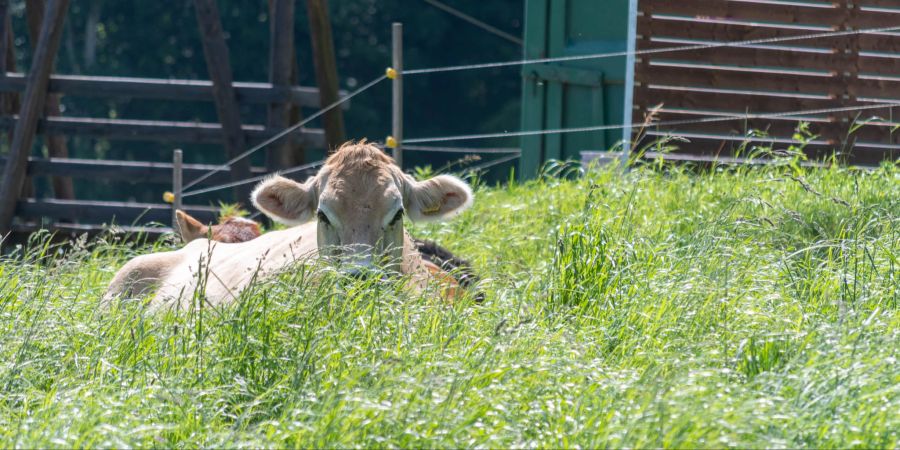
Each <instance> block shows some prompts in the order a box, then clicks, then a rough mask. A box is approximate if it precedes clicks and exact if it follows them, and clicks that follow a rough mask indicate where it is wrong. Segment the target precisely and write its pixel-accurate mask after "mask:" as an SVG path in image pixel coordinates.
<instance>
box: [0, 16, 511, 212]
mask: <svg viewBox="0 0 900 450" xmlns="http://www.w3.org/2000/svg"><path fill="white" fill-rule="evenodd" d="M445 2H446V3H447V4H449V5H450V6H453V7H455V8H457V9H460V10H462V11H465V12H466V13H468V14H470V15H472V16H474V17H477V18H478V19H480V20H482V21H484V22H487V23H489V24H491V25H493V26H496V27H497V28H500V29H502V30H504V31H506V32H508V33H511V34H513V35H516V36H521V34H522V25H523V24H522V17H523V2H522V0H492V1H480V0H446V1H445ZM11 4H12V6H11V12H12V17H13V29H14V33H15V50H16V57H17V67H18V70H19V71H23V70H24V69H26V68H27V67H28V63H29V58H30V43H29V42H28V33H27V31H26V21H25V2H24V1H22V0H19V1H12V2H11ZM218 5H219V8H220V12H221V15H222V21H223V25H224V28H225V30H226V32H227V40H228V45H229V49H230V51H231V62H232V67H233V71H234V78H235V80H236V81H267V78H268V74H267V70H268V54H269V48H268V46H269V38H268V34H269V32H268V30H269V23H268V21H269V17H268V6H267V2H266V1H259V0H257V1H250V0H219V2H218ZM330 9H331V19H332V24H333V25H332V26H333V32H334V40H335V51H336V53H337V62H338V75H339V77H340V80H341V87H342V88H343V89H346V90H352V89H354V88H356V87H359V86H360V85H362V84H364V83H366V82H368V81H370V80H371V79H373V78H375V77H377V76H379V75H381V74H382V73H384V69H385V68H386V67H387V66H388V65H390V60H391V51H390V38H391V36H390V33H391V32H390V27H391V23H392V22H395V21H400V22H403V24H404V34H405V36H404V37H405V50H404V53H405V55H404V58H405V65H406V68H407V69H414V68H423V67H435V66H445V65H456V64H466V63H476V62H486V61H497V60H511V59H518V58H520V57H521V54H522V50H521V47H520V46H519V45H517V44H515V43H512V42H510V41H507V40H504V39H502V38H499V37H496V36H494V35H492V34H489V33H487V32H485V31H483V30H481V29H479V28H476V27H474V26H473V25H471V24H468V23H466V22H464V21H462V20H460V19H458V18H456V17H453V16H451V15H449V14H447V13H446V12H443V11H440V10H438V9H436V8H434V7H432V6H430V5H428V4H427V3H425V2H424V1H422V0H331V2H330ZM295 29H296V51H297V54H298V57H299V65H300V84H301V85H305V86H313V85H315V77H314V69H313V66H312V50H311V47H310V39H309V34H308V33H309V27H308V24H307V18H306V2H305V1H303V0H297V17H296V25H295ZM519 70H520V69H519V68H518V67H511V68H503V69H490V70H477V71H467V72H455V73H446V74H434V75H420V76H415V77H413V76H410V77H407V78H406V80H405V104H406V106H405V107H406V115H405V121H406V122H405V128H406V133H405V134H406V137H407V138H414V137H430V136H443V135H453V134H466V133H478V132H494V131H502V130H516V129H518V128H519V95H520V75H519ZM55 73H60V74H90V75H105V76H133V77H154V78H187V79H208V78H209V77H208V75H207V72H206V66H205V63H204V59H203V50H202V46H201V43H200V39H199V33H198V30H197V20H196V17H195V16H194V10H193V6H192V2H191V1H189V0H179V1H159V2H131V1H121V0H75V1H73V2H72V3H71V6H70V9H69V14H68V17H67V22H66V29H65V31H64V34H63V41H62V46H61V49H60V53H59V55H58V58H57V63H56V70H55ZM63 106H64V108H65V110H64V111H63V114H64V115H66V116H73V117H110V118H123V119H129V118H130V119H147V120H152V119H158V120H186V121H194V120H198V121H206V122H215V121H216V115H215V110H214V107H213V104H212V102H207V103H195V102H167V101H150V100H137V99H136V100H130V99H116V100H110V99H96V98H82V97H75V96H69V97H65V98H63ZM390 108H391V105H390V84H389V83H386V82H385V83H382V84H380V85H379V86H376V87H375V88H373V89H371V90H369V91H368V92H366V93H364V94H362V95H360V96H358V97H355V98H354V99H353V100H352V104H351V108H350V110H349V111H346V112H345V120H346V123H347V133H348V137H350V138H362V137H367V138H370V139H373V140H382V139H383V138H384V136H386V135H387V134H388V133H389V131H390ZM311 112H312V111H305V114H310V113H311ZM242 118H243V121H244V123H264V122H265V109H264V107H263V106H256V107H251V106H244V107H243V110H242ZM4 141H5V140H4ZM40 142H41V141H40V140H38V145H40ZM458 144H459V145H467V146H484V147H496V146H516V145H517V142H516V141H515V140H502V139H501V140H490V141H471V142H469V141H467V142H462V143H458ZM3 145H5V142H4V144H3ZM38 145H36V147H37V146H38ZM175 146H178V147H181V148H183V149H184V150H185V162H190V163H195V162H222V161H224V151H223V150H222V149H221V147H219V146H212V145H186V144H181V143H177V144H175V143H173V144H162V143H145V142H122V141H113V142H108V141H105V140H98V139H89V138H70V139H69V148H70V152H71V156H72V157H75V158H108V159H126V160H141V161H165V160H169V159H170V158H171V150H172V148H173V147H175ZM38 151H39V150H38V149H36V150H35V152H38ZM40 151H41V152H42V153H43V154H46V150H45V149H41V150H40ZM262 153H263V152H260V154H259V155H256V157H255V158H256V159H255V160H254V161H255V162H256V163H257V164H261V163H262V158H261V157H262ZM320 154H321V153H320V152H310V154H309V155H308V158H309V159H310V160H312V159H315V158H317V157H318V156H319V155H320ZM448 158H449V157H448V156H446V155H439V154H421V155H419V154H417V155H410V156H408V157H407V160H408V161H409V165H410V166H414V165H425V164H431V165H433V166H434V167H435V168H437V167H440V166H442V165H444V164H445V163H446V162H448ZM458 158H459V156H458V155H455V156H453V157H452V159H454V160H455V159H458ZM509 167H510V165H509V164H507V165H504V166H503V167H501V172H502V171H504V170H505V171H508V169H509ZM408 168H409V167H408ZM46 184H47V183H46V182H39V183H38V193H39V195H49V191H48V187H47V185H46ZM164 188H165V187H164V186H134V185H130V184H128V183H106V182H98V180H90V181H79V180H76V194H77V195H78V197H80V198H96V199H115V200H123V198H122V197H123V192H124V193H127V195H128V197H129V198H130V199H134V200H139V201H154V202H155V201H158V200H159V198H158V197H159V192H160V191H161V190H162V189H164ZM227 194H228V193H227V192H224V191H223V193H222V196H219V197H224V196H227ZM205 200H206V201H211V198H208V199H205Z"/></svg>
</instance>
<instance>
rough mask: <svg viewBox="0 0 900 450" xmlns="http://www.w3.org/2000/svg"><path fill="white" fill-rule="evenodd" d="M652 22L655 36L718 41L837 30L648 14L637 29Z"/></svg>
mask: <svg viewBox="0 0 900 450" xmlns="http://www.w3.org/2000/svg"><path fill="white" fill-rule="evenodd" d="M712 1H720V0H712ZM651 22H652V23H653V36H660V37H670V38H681V39H696V40H705V41H718V42H740V41H747V40H754V39H769V38H786V37H798V36H799V37H802V36H807V35H812V34H819V33H825V32H830V31H834V30H806V29H792V28H776V27H766V26H759V24H752V23H717V22H714V21H711V20H702V19H690V18H650V17H648V16H642V17H638V30H645V29H647V27H648V26H649V24H650V23H651ZM638 34H640V33H638ZM841 42H842V38H840V37H819V38H816V39H797V40H793V41H785V42H784V43H781V44H779V45H798V46H804V47H813V48H822V49H829V48H834V47H836V46H838V45H839V44H840V43H841Z"/></svg>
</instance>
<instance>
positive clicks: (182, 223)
mask: <svg viewBox="0 0 900 450" xmlns="http://www.w3.org/2000/svg"><path fill="white" fill-rule="evenodd" d="M175 221H176V222H177V224H178V234H179V235H180V236H181V240H182V241H184V242H191V241H193V240H194V239H198V238H202V237H206V233H208V232H209V227H207V226H206V225H204V224H202V223H201V222H200V221H199V220H197V219H195V218H193V217H191V216H190V215H189V214H188V213H186V212H184V211H182V210H180V209H178V210H175Z"/></svg>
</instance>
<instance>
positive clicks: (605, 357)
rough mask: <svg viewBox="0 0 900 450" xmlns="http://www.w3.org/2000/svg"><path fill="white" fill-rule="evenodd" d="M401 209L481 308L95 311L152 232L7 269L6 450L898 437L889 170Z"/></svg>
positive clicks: (340, 291)
mask: <svg viewBox="0 0 900 450" xmlns="http://www.w3.org/2000/svg"><path fill="white" fill-rule="evenodd" d="M411 226H412V227H413V228H414V230H413V231H414V234H416V235H417V236H421V237H426V238H429V239H434V240H437V241H438V242H440V243H442V244H444V245H446V246H447V247H449V248H451V249H452V250H454V251H456V252H457V253H459V254H461V255H463V256H465V257H467V258H469V259H471V260H472V262H473V264H474V265H475V266H476V267H477V268H478V270H479V271H480V273H481V275H482V276H483V278H484V282H483V283H482V286H481V289H482V290H483V291H485V292H486V294H487V299H486V301H485V302H484V303H483V304H481V305H476V304H474V302H473V301H472V300H463V301H459V302H456V303H454V304H448V303H446V302H444V301H441V300H439V299H436V298H432V297H428V296H425V297H423V296H417V295H414V294H411V293H409V292H406V291H404V290H403V289H401V288H399V287H397V286H396V285H390V284H384V283H379V282H377V281H374V280H369V281H357V280H347V279H344V278H342V277H341V276H340V275H339V274H336V273H334V272H333V271H331V270H330V269H329V268H328V267H312V268H298V269H296V270H294V271H291V272H290V273H286V274H284V275H282V276H280V277H278V278H277V279H274V280H270V281H268V282H266V283H261V284H258V285H256V286H254V287H253V288H252V289H250V290H248V291H246V292H245V293H244V294H243V295H242V296H241V300H240V302H238V303H237V304H235V305H233V306H230V307H226V308H221V309H211V308H209V307H205V306H204V305H203V303H202V302H201V301H200V300H201V299H195V303H194V305H193V306H192V307H191V308H188V309H187V310H186V311H182V312H178V313H175V312H160V313H149V312H146V311H145V310H143V309H142V308H141V307H140V305H138V304H135V303H129V304H122V305H118V306H115V307H113V308H112V309H110V310H103V309H100V308H99V306H98V299H99V298H100V296H101V294H102V292H103V290H104V288H105V285H106V283H107V282H108V280H109V279H110V278H111V276H112V274H113V273H114V272H115V270H116V269H117V268H118V267H119V266H120V265H121V264H122V263H123V262H124V261H126V260H127V258H129V257H131V256H134V255H136V254H140V253H143V252H146V251H150V250H152V249H151V248H147V247H141V246H129V245H124V244H115V243H109V244H104V243H95V244H93V245H80V246H76V248H75V249H74V250H70V251H68V252H67V253H60V252H59V249H57V248H55V247H52V246H49V245H42V244H41V243H40V241H39V240H38V241H36V242H35V243H34V244H33V245H32V246H31V247H29V248H27V249H21V251H20V252H19V253H18V256H10V257H7V258H6V259H3V260H0V446H2V447H12V446H17V447H82V446H100V447H124V446H160V447H196V446H227V447H232V446H247V447H396V446H408V447H475V446H480V447H509V446H516V447H535V446H543V447H561V446H567V447H568V446H581V447H681V448H683V447H727V446H733V447H859V448H863V447H865V448H871V447H885V448H891V447H894V448H895V447H897V446H898V445H900V437H898V430H900V413H898V411H900V366H898V362H897V358H898V349H900V313H898V307H897V301H898V298H900V170H898V169H896V168H892V167H884V168H882V169H880V170H876V171H870V172H863V171H856V170H852V169H822V170H814V171H804V169H799V168H784V167H781V168H757V169H745V168H740V169H716V170H709V171H699V172H697V171H693V172H692V171H689V170H688V169H685V168H664V170H649V169H643V168H637V169H635V170H632V171H630V172H627V173H623V172H620V171H617V170H615V169H597V170H592V171H589V172H588V173H586V174H584V176H583V177H578V179H575V180H565V179H560V178H553V177H546V178H544V179H541V180H538V181H534V182H529V183H525V184H512V185H509V186H505V187H497V188H490V189H488V188H484V187H482V188H479V189H478V190H477V200H476V204H475V207H474V208H473V210H472V211H470V212H468V213H466V214H465V215H463V216H462V217H460V218H459V219H457V220H456V221H454V222H450V223H447V224H427V225H411ZM171 245H173V244H167V243H160V244H156V247H155V248H153V249H163V248H166V247H167V246H171Z"/></svg>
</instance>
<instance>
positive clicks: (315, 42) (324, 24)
mask: <svg viewBox="0 0 900 450" xmlns="http://www.w3.org/2000/svg"><path fill="white" fill-rule="evenodd" d="M306 7H307V15H308V17H309V34H310V38H311V39H312V49H313V63H314V65H315V68H316V84H317V85H318V87H319V98H320V99H321V107H322V108H324V107H326V106H328V105H330V104H332V103H334V102H336V101H337V100H338V75H337V62H336V61H335V56H334V39H333V38H332V37H331V19H330V18H329V15H328V0H306ZM343 114H344V113H343V112H342V111H341V109H340V108H334V109H332V110H331V111H328V112H327V113H325V115H324V116H323V117H322V124H323V128H325V142H326V143H327V145H328V150H329V151H330V150H333V149H336V148H338V147H339V146H340V145H341V144H343V143H344V139H345V136H344V115H343Z"/></svg>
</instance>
